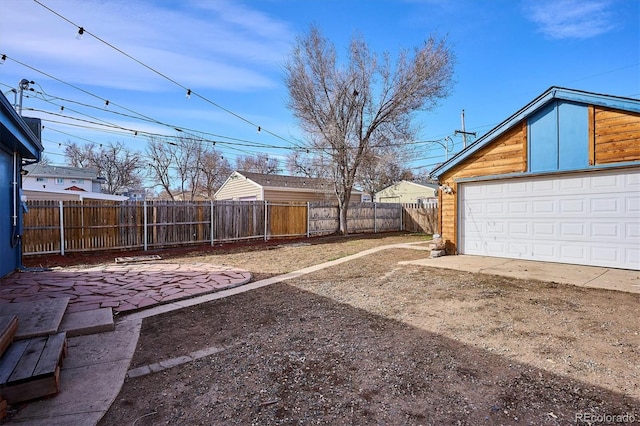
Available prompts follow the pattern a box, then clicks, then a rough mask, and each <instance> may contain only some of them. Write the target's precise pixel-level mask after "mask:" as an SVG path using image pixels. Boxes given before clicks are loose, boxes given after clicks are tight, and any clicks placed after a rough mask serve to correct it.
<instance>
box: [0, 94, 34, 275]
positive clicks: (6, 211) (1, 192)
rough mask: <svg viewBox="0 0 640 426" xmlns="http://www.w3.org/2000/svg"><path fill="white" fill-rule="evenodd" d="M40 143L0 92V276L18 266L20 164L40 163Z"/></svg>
mask: <svg viewBox="0 0 640 426" xmlns="http://www.w3.org/2000/svg"><path fill="white" fill-rule="evenodd" d="M42 151H43V147H42V143H41V142H40V140H39V139H38V138H37V137H36V136H35V135H34V133H33V131H32V130H31V129H30V128H29V126H28V125H27V123H26V122H25V120H24V119H23V118H22V117H20V116H19V115H18V113H17V112H16V111H15V110H14V109H13V107H12V106H11V104H10V103H9V101H8V100H7V98H6V97H5V96H4V95H3V94H2V93H0V277H3V276H5V275H7V274H9V273H11V272H13V271H15V270H16V269H17V268H19V267H20V266H21V264H22V254H21V251H20V250H21V246H20V244H19V236H20V235H21V233H22V208H21V206H20V189H21V188H20V184H21V174H20V171H21V170H22V164H23V163H24V162H37V161H40V155H41V153H42Z"/></svg>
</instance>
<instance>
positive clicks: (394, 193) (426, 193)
mask: <svg viewBox="0 0 640 426" xmlns="http://www.w3.org/2000/svg"><path fill="white" fill-rule="evenodd" d="M375 201H376V202H378V203H404V204H420V205H424V206H431V205H433V206H436V205H437V204H438V185H437V184H435V183H421V182H411V181H408V180H402V181H400V182H396V183H394V184H393V185H389V186H388V187H386V188H384V189H382V190H380V191H378V192H376V194H375Z"/></svg>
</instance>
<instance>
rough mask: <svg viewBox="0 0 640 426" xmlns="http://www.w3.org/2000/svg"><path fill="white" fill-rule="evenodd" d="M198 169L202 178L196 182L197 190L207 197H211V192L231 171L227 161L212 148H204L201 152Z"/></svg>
mask: <svg viewBox="0 0 640 426" xmlns="http://www.w3.org/2000/svg"><path fill="white" fill-rule="evenodd" d="M200 170H201V172H202V178H201V179H200V180H199V182H198V184H199V187H198V191H200V192H201V193H203V194H204V195H205V196H206V197H207V198H209V199H213V194H214V193H215V192H216V191H217V190H218V189H219V188H220V187H221V186H222V184H223V183H224V181H225V179H226V178H227V177H228V176H229V175H230V174H231V172H232V170H231V165H230V164H229V162H228V161H227V160H226V159H225V158H224V157H223V156H222V155H221V154H219V153H217V152H216V150H215V149H213V148H208V149H205V150H204V152H203V153H202V157H201V159H200Z"/></svg>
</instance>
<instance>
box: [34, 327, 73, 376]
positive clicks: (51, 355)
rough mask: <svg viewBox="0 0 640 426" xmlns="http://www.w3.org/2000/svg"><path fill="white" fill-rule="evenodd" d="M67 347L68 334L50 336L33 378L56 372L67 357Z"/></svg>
mask: <svg viewBox="0 0 640 426" xmlns="http://www.w3.org/2000/svg"><path fill="white" fill-rule="evenodd" d="M66 347H67V334H66V333H58V334H54V335H51V336H49V337H48V339H47V342H46V344H45V346H44V348H43V349H42V353H41V355H40V359H39V360H38V365H37V366H36V368H35V369H34V370H33V376H41V375H47V374H51V373H52V372H53V371H55V368H56V367H57V366H58V365H60V364H61V363H62V358H64V355H66Z"/></svg>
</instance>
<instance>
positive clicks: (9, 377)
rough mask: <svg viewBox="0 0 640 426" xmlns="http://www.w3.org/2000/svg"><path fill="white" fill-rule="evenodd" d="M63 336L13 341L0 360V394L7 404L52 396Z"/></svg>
mask: <svg viewBox="0 0 640 426" xmlns="http://www.w3.org/2000/svg"><path fill="white" fill-rule="evenodd" d="M66 350H67V336H66V333H58V334H52V335H49V336H41V337H33V338H31V339H25V340H18V341H16V342H14V343H13V344H12V345H11V346H10V347H9V349H8V350H7V351H6V352H5V354H4V355H3V356H2V358H0V394H2V398H3V399H5V400H6V401H7V402H8V403H9V404H15V403H17V402H23V401H29V400H31V399H35V398H41V397H43V396H50V395H55V394H57V393H58V390H59V378H60V366H61V365H62V359H63V358H64V356H65V355H66Z"/></svg>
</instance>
